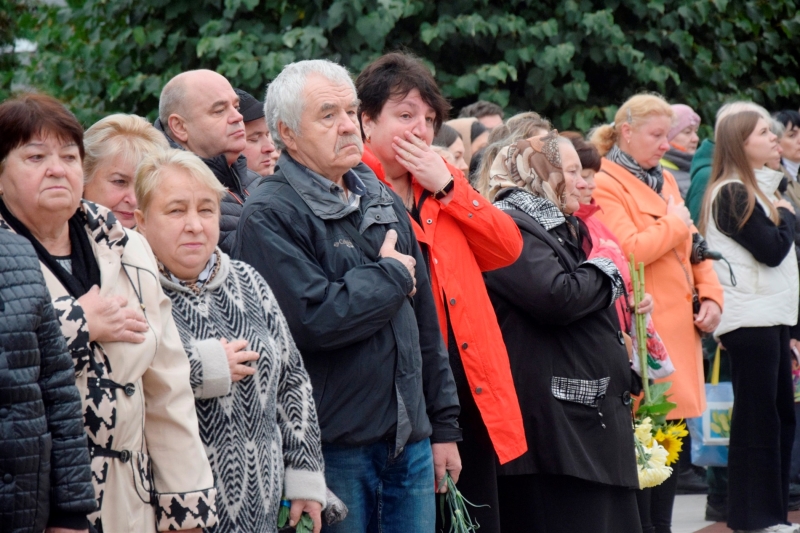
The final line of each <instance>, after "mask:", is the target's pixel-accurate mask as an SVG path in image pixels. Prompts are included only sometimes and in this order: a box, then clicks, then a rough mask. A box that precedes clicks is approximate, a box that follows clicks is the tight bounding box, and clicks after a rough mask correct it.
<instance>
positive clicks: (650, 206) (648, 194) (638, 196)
mask: <svg viewBox="0 0 800 533" xmlns="http://www.w3.org/2000/svg"><path fill="white" fill-rule="evenodd" d="M600 170H601V171H602V172H604V173H606V174H607V175H608V176H609V177H610V178H611V179H613V180H615V181H616V182H617V183H619V184H620V185H622V187H623V188H624V189H625V190H626V191H628V193H629V194H630V195H631V197H632V198H633V200H634V202H636V205H637V206H638V207H639V210H641V211H642V212H643V213H646V214H648V215H652V216H654V217H663V216H664V215H666V214H667V203H666V202H665V201H664V199H663V198H662V197H661V196H659V194H658V193H657V192H656V191H654V190H653V189H651V188H650V187H648V186H647V184H646V183H644V182H643V181H642V180H640V179H639V178H637V177H636V176H634V175H633V174H631V173H630V172H628V171H627V170H626V169H625V168H623V167H622V166H621V165H618V164H616V163H614V162H612V161H609V160H608V159H606V158H605V157H604V158H603V162H602V164H601V166H600Z"/></svg>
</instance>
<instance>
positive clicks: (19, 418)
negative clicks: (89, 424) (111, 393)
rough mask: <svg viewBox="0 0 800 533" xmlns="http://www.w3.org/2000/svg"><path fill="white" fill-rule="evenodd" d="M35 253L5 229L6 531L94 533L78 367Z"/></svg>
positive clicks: (0, 467)
mask: <svg viewBox="0 0 800 533" xmlns="http://www.w3.org/2000/svg"><path fill="white" fill-rule="evenodd" d="M39 268H40V267H39V260H38V259H37V257H36V252H34V250H33V247H32V246H31V245H30V243H29V242H28V241H27V240H26V239H25V238H23V237H20V236H18V235H15V234H14V233H11V232H10V231H7V230H5V229H0V347H1V348H0V533H12V532H13V533H41V532H42V531H44V530H45V527H47V530H46V531H47V533H61V532H66V531H67V530H71V531H72V532H73V533H79V532H81V531H88V527H89V521H88V520H87V518H86V515H87V514H89V513H91V512H92V511H94V508H95V496H94V489H93V488H92V479H91V469H90V465H89V448H88V445H87V443H86V434H85V432H84V430H83V416H82V415H81V411H82V410H81V398H80V395H79V394H78V389H77V388H76V387H75V369H74V367H73V364H72V357H70V355H69V352H68V351H67V345H66V342H65V341H64V335H63V334H62V333H61V326H60V324H59V322H58V320H57V319H56V315H55V312H54V311H53V305H52V303H51V302H50V294H49V293H48V292H47V287H46V285H45V282H44V278H43V277H42V272H41V270H40V269H39Z"/></svg>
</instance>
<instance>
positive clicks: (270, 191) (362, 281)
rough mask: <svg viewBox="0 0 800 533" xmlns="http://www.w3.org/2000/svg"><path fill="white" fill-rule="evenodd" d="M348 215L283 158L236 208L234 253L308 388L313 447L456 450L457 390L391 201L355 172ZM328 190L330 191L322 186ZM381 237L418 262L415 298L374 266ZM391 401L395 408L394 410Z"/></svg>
mask: <svg viewBox="0 0 800 533" xmlns="http://www.w3.org/2000/svg"><path fill="white" fill-rule="evenodd" d="M352 172H354V175H356V176H358V178H360V180H361V182H362V184H363V186H364V187H365V192H364V195H363V196H362V197H361V200H360V205H359V206H358V207H356V206H353V205H345V204H344V203H343V202H342V201H341V200H340V199H339V197H338V195H337V194H336V193H335V192H332V189H331V188H328V189H326V187H325V185H323V183H322V182H321V181H320V180H319V178H320V177H319V176H318V175H313V176H312V174H311V171H309V170H308V169H307V168H305V167H303V166H301V165H300V164H298V163H297V162H295V161H294V160H293V159H292V158H291V157H289V155H288V154H286V153H285V152H284V154H283V155H282V156H281V159H280V165H279V168H278V171H277V172H276V173H275V174H274V175H273V176H271V177H268V178H266V179H264V180H263V181H262V182H261V183H260V184H259V186H258V187H257V188H256V189H255V190H254V191H253V193H252V194H251V196H250V198H249V199H248V200H247V204H246V205H245V208H244V212H243V213H242V217H241V219H240V220H239V227H238V229H237V236H236V243H235V245H234V249H233V253H232V254H231V255H232V256H233V257H235V258H236V259H241V260H243V261H245V262H247V263H249V264H250V265H252V266H253V267H255V269H256V270H258V271H259V272H260V273H261V275H263V276H264V278H266V280H267V282H268V283H269V285H270V287H271V288H272V290H273V292H274V293H275V297H276V298H277V299H278V302H279V304H280V306H281V309H282V310H283V312H284V314H285V315H286V319H287V321H288V323H289V327H290V329H291V331H292V335H293V336H294V339H295V342H296V343H297V346H298V347H299V348H300V352H301V354H302V355H303V361H304V362H305V366H306V369H307V370H308V373H309V375H310V376H311V383H312V385H313V386H314V400H315V401H316V404H317V412H318V413H319V423H320V428H321V429H322V441H323V442H325V443H336V444H347V445H366V444H370V443H373V442H376V441H378V440H380V439H383V438H393V439H394V440H395V444H396V446H397V450H398V452H399V450H400V449H402V447H403V445H404V444H405V443H406V442H417V441H420V440H422V439H424V438H426V437H428V436H431V439H432V441H433V442H454V441H457V440H460V430H459V429H458V423H457V421H456V418H457V416H458V412H459V406H458V398H457V395H456V388H455V384H454V382H453V375H452V372H451V371H450V365H449V362H448V356H447V351H446V350H445V348H444V343H443V342H442V337H441V333H440V332H439V325H438V319H437V316H436V308H435V306H434V301H433V295H432V293H431V288H430V282H429V279H428V276H427V273H426V271H425V267H424V265H425V262H424V260H423V258H422V253H421V251H420V249H419V246H418V244H417V241H416V238H415V237H414V232H413V230H412V229H411V224H410V222H409V220H408V216H407V215H406V213H405V209H404V207H403V204H402V202H401V200H400V199H399V198H398V197H397V195H395V194H394V193H392V192H390V191H389V190H388V189H387V188H386V187H385V186H384V185H383V184H382V183H380V182H379V181H378V179H377V178H376V177H375V175H374V174H373V173H372V171H371V170H370V169H369V168H368V167H367V166H366V165H364V164H359V165H358V166H357V167H356V168H355V169H353V171H352ZM327 183H331V182H327ZM345 225H351V226H353V225H354V226H355V227H356V228H358V230H359V231H360V233H361V234H362V235H363V237H364V239H366V240H367V241H368V242H369V243H370V244H371V246H372V247H373V248H374V250H373V251H374V252H375V253H377V251H378V250H379V249H380V246H381V244H382V243H383V240H384V237H385V235H386V232H387V231H388V230H389V229H394V230H396V231H397V233H398V242H397V246H396V249H397V250H398V251H400V252H401V253H404V254H408V255H412V256H414V258H415V259H416V261H417V268H416V277H417V293H416V295H415V296H414V297H413V298H409V297H408V296H407V294H408V293H409V292H410V291H411V288H412V280H411V276H410V275H409V273H408V271H407V270H406V268H405V267H404V266H403V265H402V264H401V263H400V262H399V261H396V260H394V259H390V258H387V259H380V260H379V261H377V262H373V261H371V260H369V259H368V258H367V256H366V255H365V254H364V252H363V251H362V250H361V249H360V248H359V246H358V245H357V243H355V242H354V241H353V239H352V238H351V237H350V236H349V235H348V233H347V232H346V231H345V229H344V226H345ZM398 399H399V400H400V401H401V402H402V404H399V402H398Z"/></svg>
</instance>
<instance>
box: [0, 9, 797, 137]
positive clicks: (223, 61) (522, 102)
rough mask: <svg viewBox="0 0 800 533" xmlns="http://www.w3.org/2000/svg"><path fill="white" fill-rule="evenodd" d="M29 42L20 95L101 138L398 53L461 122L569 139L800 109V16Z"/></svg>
mask: <svg viewBox="0 0 800 533" xmlns="http://www.w3.org/2000/svg"><path fill="white" fill-rule="evenodd" d="M7 1H9V0H0V2H7ZM10 1H12V2H13V1H14V0H10ZM16 1H17V2H19V1H22V0H16ZM18 33H19V35H22V36H26V37H28V38H30V39H32V40H35V41H36V42H38V43H39V51H38V52H37V54H36V55H35V56H34V57H33V58H32V60H31V64H30V66H29V67H27V68H17V69H16V73H15V75H14V79H15V81H16V82H17V83H22V84H25V85H28V86H33V87H36V88H39V89H40V90H43V91H47V92H50V93H52V94H54V95H56V96H58V97H59V98H61V99H63V100H64V101H65V102H67V103H68V104H69V106H70V107H71V108H72V109H73V111H75V112H76V114H77V115H78V116H79V118H81V120H83V121H84V122H85V123H86V124H87V125H88V124H91V123H92V122H94V121H95V120H97V119H98V118H100V117H101V116H104V115H105V114H108V113H110V112H115V111H122V112H128V113H137V114H140V115H144V116H147V117H149V118H151V119H152V118H154V117H155V115H156V109H157V104H158V95H159V93H160V90H161V87H162V86H163V85H164V83H165V82H166V81H167V80H168V79H169V78H170V77H172V76H173V75H175V74H177V73H178V72H181V71H183V70H187V69H193V68H210V69H214V70H216V71H218V72H220V73H221V74H223V75H225V76H227V77H228V78H229V79H230V80H231V82H232V83H233V85H234V86H239V87H242V88H244V89H246V90H249V91H251V92H252V93H253V94H254V95H256V96H258V97H261V96H262V95H263V91H264V88H265V86H266V84H267V83H268V82H269V80H270V79H272V78H273V77H274V76H275V75H277V74H278V72H279V71H280V70H281V68H282V67H283V65H285V64H286V63H289V62H292V61H296V60H300V59H308V58H327V59H331V60H334V61H338V62H340V63H342V64H344V65H345V66H347V67H348V68H349V69H350V70H351V71H352V72H353V73H358V72H359V71H360V69H361V68H363V67H364V66H365V65H366V64H367V63H369V62H370V61H371V60H373V59H374V58H376V57H377V56H379V55H380V54H381V53H383V52H386V51H390V50H396V49H406V50H409V51H412V52H414V53H416V54H417V55H419V56H420V57H422V58H423V59H424V60H425V61H426V62H427V63H428V64H429V65H430V67H431V68H432V69H433V71H434V73H435V75H436V79H437V80H438V82H439V83H440V85H441V87H442V89H443V91H444V93H445V94H446V95H447V96H448V97H449V98H450V99H451V100H452V102H453V104H454V106H455V108H456V109H458V108H460V107H462V106H464V105H467V104H469V103H471V102H473V101H474V100H476V99H478V98H482V99H487V100H492V101H494V102H497V103H498V104H500V105H502V106H504V107H506V108H507V116H508V115H509V114H510V113H513V112H516V111H524V110H535V111H538V112H540V113H542V114H544V115H545V116H548V117H549V118H551V119H552V120H553V121H554V122H555V124H556V125H557V126H558V127H559V128H561V129H566V128H576V129H579V130H584V131H585V130H587V129H588V128H589V127H591V126H592V125H594V124H597V123H599V122H601V121H604V120H609V119H610V117H612V116H613V113H614V112H615V110H616V106H617V105H619V104H620V103H622V101H624V99H625V98H627V97H628V96H630V95H631V94H634V93H636V92H640V91H643V90H647V91H658V92H660V93H662V94H664V95H665V96H666V97H667V98H668V99H669V100H670V101H673V102H685V103H687V104H689V105H691V106H692V107H694V108H695V109H697V110H698V111H699V112H700V113H701V115H702V116H703V119H704V122H705V124H706V125H708V124H709V123H710V122H711V121H713V116H714V113H715V112H716V109H717V108H718V107H719V105H720V104H721V103H723V102H724V101H726V100H730V99H732V98H735V97H741V98H746V99H751V100H753V101H756V102H758V103H761V104H763V105H765V106H766V107H767V108H769V109H780V108H784V107H791V108H797V107H798V105H800V96H799V95H800V87H799V86H798V81H797V78H796V77H795V76H796V73H797V72H798V60H799V59H800V57H799V56H800V52H798V51H799V50H800V11H798V9H797V6H796V3H795V1H794V0H625V1H621V0H427V1H425V0H69V7H68V8H60V9H59V8H52V7H49V8H48V7H45V6H41V5H38V6H33V7H30V8H29V10H28V12H27V14H25V15H24V16H22V17H19V28H18ZM0 43H2V33H0ZM0 81H2V83H3V84H4V86H5V87H7V86H8V80H6V79H5V77H0ZM0 90H2V88H0Z"/></svg>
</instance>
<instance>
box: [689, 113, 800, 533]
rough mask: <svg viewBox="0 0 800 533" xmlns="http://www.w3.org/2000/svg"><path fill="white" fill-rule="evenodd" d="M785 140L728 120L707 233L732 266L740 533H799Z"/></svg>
mask: <svg viewBox="0 0 800 533" xmlns="http://www.w3.org/2000/svg"><path fill="white" fill-rule="evenodd" d="M778 153H779V152H778V142H777V137H776V135H775V134H774V133H772V132H771V131H770V129H769V123H768V122H767V121H766V120H765V119H764V117H762V116H761V114H759V113H757V112H755V111H743V112H740V113H737V114H734V115H731V116H729V117H727V118H725V119H724V120H722V121H721V122H720V124H719V126H718V128H717V131H716V149H715V151H714V166H713V170H712V175H711V180H710V182H709V186H708V191H707V192H706V198H705V200H704V202H703V211H702V215H701V216H702V220H701V229H703V230H704V232H705V234H706V236H707V238H708V242H709V245H710V246H712V247H713V248H714V249H715V250H719V251H720V252H722V253H723V255H725V257H726V258H727V259H728V261H730V263H731V265H732V266H733V269H734V271H735V273H736V284H734V283H733V280H732V279H731V277H730V276H728V275H727V272H725V270H723V269H720V268H719V266H717V269H718V273H719V274H720V280H721V281H722V284H723V286H724V288H725V304H726V310H725V314H724V315H723V316H722V321H721V322H720V324H719V325H718V326H717V328H716V330H715V331H714V336H715V337H716V338H718V339H719V340H720V342H721V343H722V344H723V345H724V346H725V349H726V350H727V352H728V354H729V355H730V358H731V374H732V379H731V382H732V384H733V392H734V396H735V397H736V402H735V403H734V406H733V418H732V420H731V439H730V448H729V456H728V526H729V527H730V528H731V529H733V530H735V531H738V532H762V531H763V532H765V531H770V532H772V531H774V532H785V533H789V532H794V533H796V532H797V531H800V529H797V525H796V524H795V525H793V526H790V525H787V520H786V519H787V507H788V500H789V468H790V458H791V451H792V443H793V440H794V427H795V415H794V406H793V402H794V392H793V386H792V353H791V346H792V345H794V344H795V343H796V341H793V340H792V339H793V338H797V336H796V335H793V334H792V332H791V331H790V330H791V328H792V326H795V324H796V323H797V293H798V287H799V286H800V283H799V282H798V269H797V260H796V257H795V254H794V253H793V250H794V233H795V213H794V208H793V207H792V205H791V204H790V203H789V202H787V201H786V200H783V199H779V197H778V196H777V195H776V191H777V189H778V186H779V184H780V182H781V179H782V178H783V174H782V173H781V172H778V171H775V170H771V169H769V168H767V166H766V164H767V163H768V162H770V160H772V159H774V158H775V157H776V156H777V155H778Z"/></svg>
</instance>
